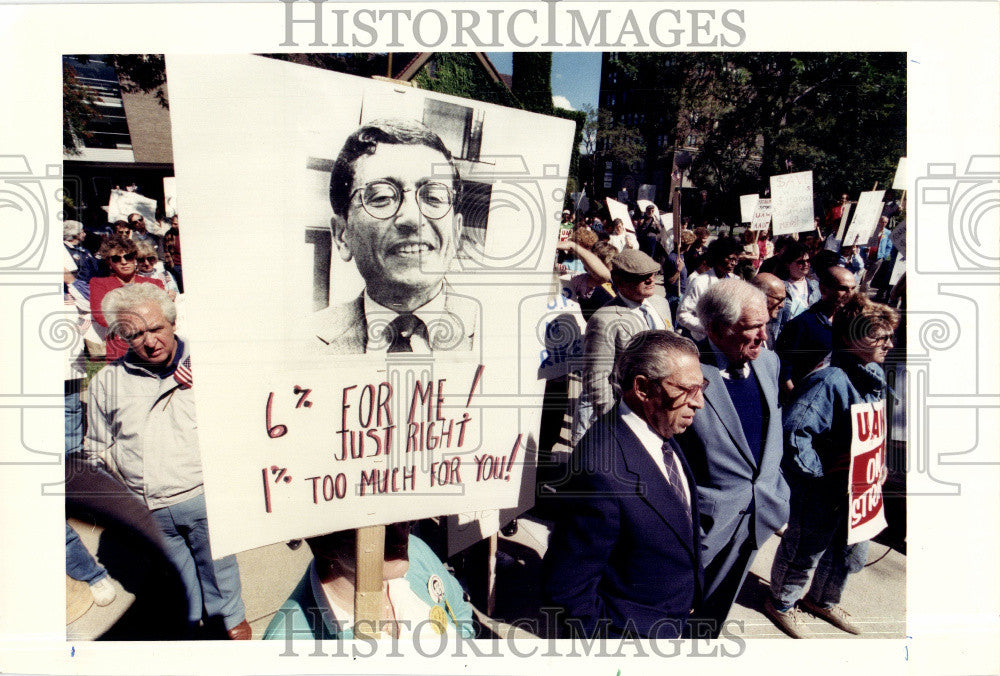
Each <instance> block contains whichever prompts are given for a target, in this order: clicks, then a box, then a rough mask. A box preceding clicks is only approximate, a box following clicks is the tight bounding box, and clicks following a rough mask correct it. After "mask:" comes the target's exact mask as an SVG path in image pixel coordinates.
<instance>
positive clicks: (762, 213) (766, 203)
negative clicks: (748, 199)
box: [750, 197, 771, 230]
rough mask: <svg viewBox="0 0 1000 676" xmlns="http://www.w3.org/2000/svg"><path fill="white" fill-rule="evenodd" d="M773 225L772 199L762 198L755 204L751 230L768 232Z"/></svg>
mask: <svg viewBox="0 0 1000 676" xmlns="http://www.w3.org/2000/svg"><path fill="white" fill-rule="evenodd" d="M770 225H771V199H770V198H769V197H761V198H760V199H758V200H757V203H756V204H754V208H753V215H752V216H751V217H750V229H751V230H767V229H768V227H770Z"/></svg>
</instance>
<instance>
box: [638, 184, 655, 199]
mask: <svg viewBox="0 0 1000 676" xmlns="http://www.w3.org/2000/svg"><path fill="white" fill-rule="evenodd" d="M655 199H656V186H655V185H649V184H648V183H643V184H642V185H640V186H639V191H638V193H637V196H636V199H635V201H636V202H639V201H640V200H642V201H646V202H652V201H653V200H655Z"/></svg>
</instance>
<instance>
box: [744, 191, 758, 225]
mask: <svg viewBox="0 0 1000 676" xmlns="http://www.w3.org/2000/svg"><path fill="white" fill-rule="evenodd" d="M759 199H760V196H759V195H756V194H751V195H740V221H741V222H743V223H749V222H751V221H752V220H753V212H754V210H755V209H756V208H757V200H759Z"/></svg>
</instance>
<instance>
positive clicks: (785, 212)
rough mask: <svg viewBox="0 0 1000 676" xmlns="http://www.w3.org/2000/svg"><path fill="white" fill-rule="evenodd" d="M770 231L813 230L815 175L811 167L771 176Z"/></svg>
mask: <svg viewBox="0 0 1000 676" xmlns="http://www.w3.org/2000/svg"><path fill="white" fill-rule="evenodd" d="M771 222H772V228H771V232H772V233H773V234H774V235H775V236H778V235H791V234H792V233H796V232H804V231H806V230H812V229H814V228H815V227H816V224H815V222H814V221H813V177H812V171H799V172H796V173H793V174H781V175H779V176H772V177H771Z"/></svg>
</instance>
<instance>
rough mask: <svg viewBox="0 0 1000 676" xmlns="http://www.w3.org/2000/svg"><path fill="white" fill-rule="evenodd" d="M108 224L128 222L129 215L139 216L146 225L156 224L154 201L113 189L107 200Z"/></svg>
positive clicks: (129, 191) (127, 191) (135, 193)
mask: <svg viewBox="0 0 1000 676" xmlns="http://www.w3.org/2000/svg"><path fill="white" fill-rule="evenodd" d="M105 208H106V209H107V211H108V223H114V222H115V221H126V220H128V217H129V214H141V215H142V217H143V218H144V219H145V220H146V222H147V223H155V222H156V200H154V199H151V198H149V197H145V196H143V195H140V194H139V193H137V192H132V191H131V190H122V189H121V188H113V189H112V190H111V196H110V197H109V198H108V206H107V207H105Z"/></svg>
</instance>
